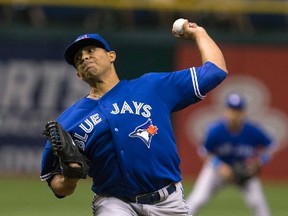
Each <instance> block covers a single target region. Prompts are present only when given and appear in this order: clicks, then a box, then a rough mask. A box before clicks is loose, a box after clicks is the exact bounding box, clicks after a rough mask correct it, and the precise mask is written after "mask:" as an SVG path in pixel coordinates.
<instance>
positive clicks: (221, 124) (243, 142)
mask: <svg viewBox="0 0 288 216" xmlns="http://www.w3.org/2000/svg"><path fill="white" fill-rule="evenodd" d="M271 144H272V139H271V137H270V136H269V135H268V134H267V133H266V132H265V131H264V130H263V129H262V128H261V127H260V126H259V125H257V124H255V123H253V122H251V121H248V120H245V121H244V123H243V125H242V128H241V130H240V131H238V132H235V133H232V132H230V131H229V130H228V125H227V121H226V120H224V119H221V120H219V121H217V122H215V123H214V124H213V125H212V126H211V127H210V128H209V130H208V134H207V137H206V140H205V142H204V147H205V148H206V150H207V152H209V153H212V154H214V155H217V157H219V158H220V159H221V160H222V161H224V162H226V163H227V164H232V162H235V161H237V160H239V161H244V160H245V159H248V158H252V157H253V156H255V155H257V153H259V152H258V151H259V150H261V149H263V148H265V147H268V146H270V145H271Z"/></svg>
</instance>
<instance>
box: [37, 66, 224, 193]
mask: <svg viewBox="0 0 288 216" xmlns="http://www.w3.org/2000/svg"><path fill="white" fill-rule="evenodd" d="M208 68H209V69H208ZM208 71H209V72H208ZM226 75H227V74H226V73H225V72H224V71H222V70H221V69H219V68H218V67H216V66H215V65H214V64H212V63H210V62H207V63H206V64H205V65H204V66H202V67H198V68H190V69H186V70H182V71H177V72H171V73H148V74H145V75H143V76H141V77H140V78H138V79H134V80H130V81H127V80H123V81H120V82H119V83H118V84H117V85H116V86H115V87H114V88H113V89H111V90H110V91H109V92H107V93H106V94H105V95H104V96H103V97H101V98H100V99H99V100H93V99H89V98H83V99H81V100H80V101H78V102H77V103H75V104H74V105H73V106H71V107H70V108H68V109H67V110H66V111H65V112H64V113H63V114H62V115H61V116H60V117H59V118H58V120H57V121H59V123H60V124H62V126H63V128H64V129H65V130H67V131H68V132H69V133H70V134H71V136H72V137H73V139H74V141H75V142H76V144H78V146H79V147H80V148H81V149H82V150H83V154H84V155H85V156H87V157H88V158H89V160H90V170H89V176H90V177H92V178H93V186H92V190H93V191H94V192H95V193H97V194H107V195H111V196H116V197H120V198H121V197H126V198H128V199H129V198H130V197H134V196H135V195H138V194H143V193H148V192H152V191H156V190H158V189H160V188H162V187H164V186H166V185H168V184H170V183H171V182H179V181H180V180H181V175H180V170H179V163H180V159H179V157H178V156H177V155H178V154H177V148H176V144H175V138H174V133H173V130H172V124H171V121H170V115H171V113H172V112H175V111H178V110H181V109H183V108H185V107H187V106H188V105H190V104H194V103H196V102H198V101H200V100H201V99H203V98H204V97H205V95H206V94H207V93H208V92H209V91H210V90H212V89H213V88H215V87H216V86H217V85H218V84H219V83H220V82H222V81H223V80H224V79H225V77H226ZM57 161H58V160H56V158H55V157H54V156H53V154H52V151H51V147H50V143H49V142H47V144H46V147H45V150H44V153H43V160H42V171H41V179H42V180H47V179H49V178H50V177H51V176H52V175H53V170H54V167H55V164H56V163H57Z"/></svg>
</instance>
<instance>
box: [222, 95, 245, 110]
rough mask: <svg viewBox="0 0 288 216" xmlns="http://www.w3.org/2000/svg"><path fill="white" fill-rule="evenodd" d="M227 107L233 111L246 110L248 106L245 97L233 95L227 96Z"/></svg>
mask: <svg viewBox="0 0 288 216" xmlns="http://www.w3.org/2000/svg"><path fill="white" fill-rule="evenodd" d="M226 106H227V107H229V108H231V109H236V110H244V109H245V106H246V102H245V99H244V97H243V96H241V95H239V94H236V93H233V94H229V95H228V96H227V98H226Z"/></svg>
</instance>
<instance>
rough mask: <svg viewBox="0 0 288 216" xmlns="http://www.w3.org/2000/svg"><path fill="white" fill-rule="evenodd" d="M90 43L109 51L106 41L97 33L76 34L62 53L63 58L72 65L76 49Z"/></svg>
mask: <svg viewBox="0 0 288 216" xmlns="http://www.w3.org/2000/svg"><path fill="white" fill-rule="evenodd" d="M90 45H94V46H99V47H101V48H103V49H105V50H107V51H108V52H109V51H111V48H110V46H109V45H108V43H107V42H106V41H105V40H104V39H103V38H102V37H101V36H100V35H99V34H84V35H80V36H78V37H77V38H76V40H75V41H74V42H73V43H72V44H70V45H69V46H68V47H67V48H66V50H65V54H64V57H65V60H66V61H67V62H68V64H70V65H74V56H75V54H76V53H77V52H78V50H79V49H81V48H82V47H85V46H90Z"/></svg>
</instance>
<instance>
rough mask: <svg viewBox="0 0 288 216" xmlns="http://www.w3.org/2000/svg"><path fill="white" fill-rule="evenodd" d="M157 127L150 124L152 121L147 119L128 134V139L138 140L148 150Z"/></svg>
mask: <svg viewBox="0 0 288 216" xmlns="http://www.w3.org/2000/svg"><path fill="white" fill-rule="evenodd" d="M157 131H158V128H157V126H155V125H153V124H152V120H151V119H150V118H149V119H148V120H147V121H146V122H145V123H144V124H142V125H139V126H138V127H136V128H135V130H134V131H133V132H132V133H130V134H129V137H132V138H134V137H137V138H140V139H141V140H142V141H143V142H144V143H145V144H146V146H147V147H148V148H150V144H151V140H152V137H153V136H154V135H155V134H157Z"/></svg>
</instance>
